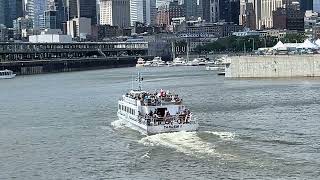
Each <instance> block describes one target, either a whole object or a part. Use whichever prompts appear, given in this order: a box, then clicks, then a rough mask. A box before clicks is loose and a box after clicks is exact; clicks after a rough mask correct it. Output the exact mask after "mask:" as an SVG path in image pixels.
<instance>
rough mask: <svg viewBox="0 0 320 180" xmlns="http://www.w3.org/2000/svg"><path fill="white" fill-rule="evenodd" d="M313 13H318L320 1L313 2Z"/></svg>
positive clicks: (319, 11) (314, 0)
mask: <svg viewBox="0 0 320 180" xmlns="http://www.w3.org/2000/svg"><path fill="white" fill-rule="evenodd" d="M313 11H315V12H318V13H320V0H313Z"/></svg>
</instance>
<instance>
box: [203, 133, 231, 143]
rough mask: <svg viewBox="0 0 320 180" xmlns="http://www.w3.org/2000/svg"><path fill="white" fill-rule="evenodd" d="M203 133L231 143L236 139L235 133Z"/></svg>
mask: <svg viewBox="0 0 320 180" xmlns="http://www.w3.org/2000/svg"><path fill="white" fill-rule="evenodd" d="M204 133H208V134H212V135H215V136H218V137H219V138H220V139H222V140H226V141H231V140H234V138H235V137H236V135H235V133H232V132H215V131H204Z"/></svg>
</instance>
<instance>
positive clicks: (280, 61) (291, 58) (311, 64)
mask: <svg viewBox="0 0 320 180" xmlns="http://www.w3.org/2000/svg"><path fill="white" fill-rule="evenodd" d="M225 64H226V75H225V76H226V77H231V78H282V77H319V76H320V55H317V54H315V55H265V56H233V57H228V60H227V61H226V62H225Z"/></svg>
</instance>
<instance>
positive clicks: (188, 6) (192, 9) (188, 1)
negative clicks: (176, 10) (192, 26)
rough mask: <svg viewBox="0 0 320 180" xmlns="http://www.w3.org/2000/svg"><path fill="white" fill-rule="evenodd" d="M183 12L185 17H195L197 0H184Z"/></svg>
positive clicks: (196, 15)
mask: <svg viewBox="0 0 320 180" xmlns="http://www.w3.org/2000/svg"><path fill="white" fill-rule="evenodd" d="M184 7H185V9H184V12H185V16H186V18H187V19H192V18H197V17H198V13H197V9H198V4H197V0H184Z"/></svg>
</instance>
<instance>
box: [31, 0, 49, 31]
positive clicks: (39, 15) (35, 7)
mask: <svg viewBox="0 0 320 180" xmlns="http://www.w3.org/2000/svg"><path fill="white" fill-rule="evenodd" d="M46 4H47V3H46V1H45V0H28V2H27V7H26V10H27V15H28V16H29V17H30V18H31V19H32V21H33V28H34V29H44V28H45V22H44V12H45V10H46Z"/></svg>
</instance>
